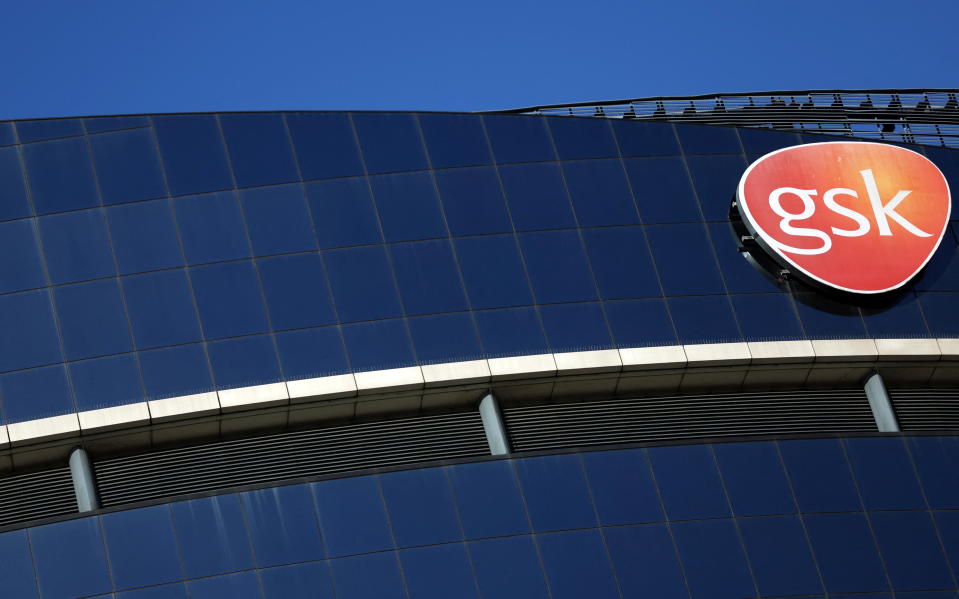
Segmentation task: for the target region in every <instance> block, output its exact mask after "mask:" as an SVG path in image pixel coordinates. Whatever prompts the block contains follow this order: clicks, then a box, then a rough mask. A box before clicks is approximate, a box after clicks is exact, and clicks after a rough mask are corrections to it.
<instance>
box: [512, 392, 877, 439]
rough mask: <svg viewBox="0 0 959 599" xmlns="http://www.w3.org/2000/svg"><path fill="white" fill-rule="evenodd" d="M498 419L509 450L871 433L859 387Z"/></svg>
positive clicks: (524, 411) (550, 408) (645, 402)
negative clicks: (504, 429)
mask: <svg viewBox="0 0 959 599" xmlns="http://www.w3.org/2000/svg"><path fill="white" fill-rule="evenodd" d="M504 416H505V419H506V425H507V428H508V429H509V434H510V438H511V441H512V443H513V450H514V451H529V450H544V449H557V448H563V447H583V446H588V445H610V444H615V443H641V442H648V441H671V440H683V439H697V438H700V439H701V438H717V437H738V436H748V435H777V434H788V435H794V434H802V433H828V432H852V431H875V430H876V426H875V423H874V421H873V417H872V412H871V411H870V409H869V403H868V401H867V400H866V395H865V393H864V392H863V391H862V390H860V389H856V390H849V391H794V392H774V393H773V392H770V393H732V394H723V395H688V396H679V397H662V398H639V399H617V400H609V401H590V402H578V403H566V404H553V405H543V406H530V407H514V408H506V409H505V410H504Z"/></svg>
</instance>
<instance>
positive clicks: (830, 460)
mask: <svg viewBox="0 0 959 599" xmlns="http://www.w3.org/2000/svg"><path fill="white" fill-rule="evenodd" d="M779 449H780V451H781V452H782V456H783V461H784V462H785V463H786V472H787V473H788V474H789V478H790V480H791V481H792V486H793V490H794V491H795V492H796V500H797V501H798V502H799V510H800V511H802V512H844V511H850V510H860V509H862V506H861V504H860V503H859V497H858V495H857V492H856V487H855V486H854V484H853V482H852V475H851V474H850V472H849V464H848V463H847V462H846V456H845V455H844V454H843V450H842V446H841V445H840V443H839V441H838V440H836V439H814V440H809V441H780V442H779Z"/></svg>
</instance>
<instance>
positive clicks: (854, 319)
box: [794, 293, 866, 339]
mask: <svg viewBox="0 0 959 599" xmlns="http://www.w3.org/2000/svg"><path fill="white" fill-rule="evenodd" d="M794 297H795V298H796V304H795V305H796V310H798V312H799V318H800V320H802V325H803V329H805V331H806V335H807V336H809V338H810V339H858V338H862V337H866V325H865V324H864V323H863V320H862V315H861V314H860V313H859V308H857V307H855V306H851V305H849V304H847V303H844V302H839V301H835V300H831V299H828V298H826V297H824V296H823V294H821V293H799V294H796V295H794Z"/></svg>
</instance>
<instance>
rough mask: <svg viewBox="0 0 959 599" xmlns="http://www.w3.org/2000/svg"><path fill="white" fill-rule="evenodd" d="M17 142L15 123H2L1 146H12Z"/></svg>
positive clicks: (0, 130) (0, 126)
mask: <svg viewBox="0 0 959 599" xmlns="http://www.w3.org/2000/svg"><path fill="white" fill-rule="evenodd" d="M15 143H17V135H16V133H15V132H14V130H13V123H11V122H9V121H8V122H5V123H0V146H10V145H13V144H15Z"/></svg>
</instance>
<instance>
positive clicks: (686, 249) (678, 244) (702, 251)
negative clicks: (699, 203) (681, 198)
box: [646, 224, 726, 295]
mask: <svg viewBox="0 0 959 599" xmlns="http://www.w3.org/2000/svg"><path fill="white" fill-rule="evenodd" d="M646 237H647V238H648V239H649V244H650V247H651V248H652V251H653V259H654V260H655V262H656V265H657V266H658V267H659V277H660V280H662V282H663V289H665V291H666V295H700V294H707V293H725V291H726V289H725V287H724V285H723V279H722V276H720V274H719V268H718V266H717V264H716V256H715V255H714V254H713V248H712V247H711V246H710V244H709V238H708V237H707V234H706V227H705V226H703V225H700V224H683V225H657V226H652V227H646Z"/></svg>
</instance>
